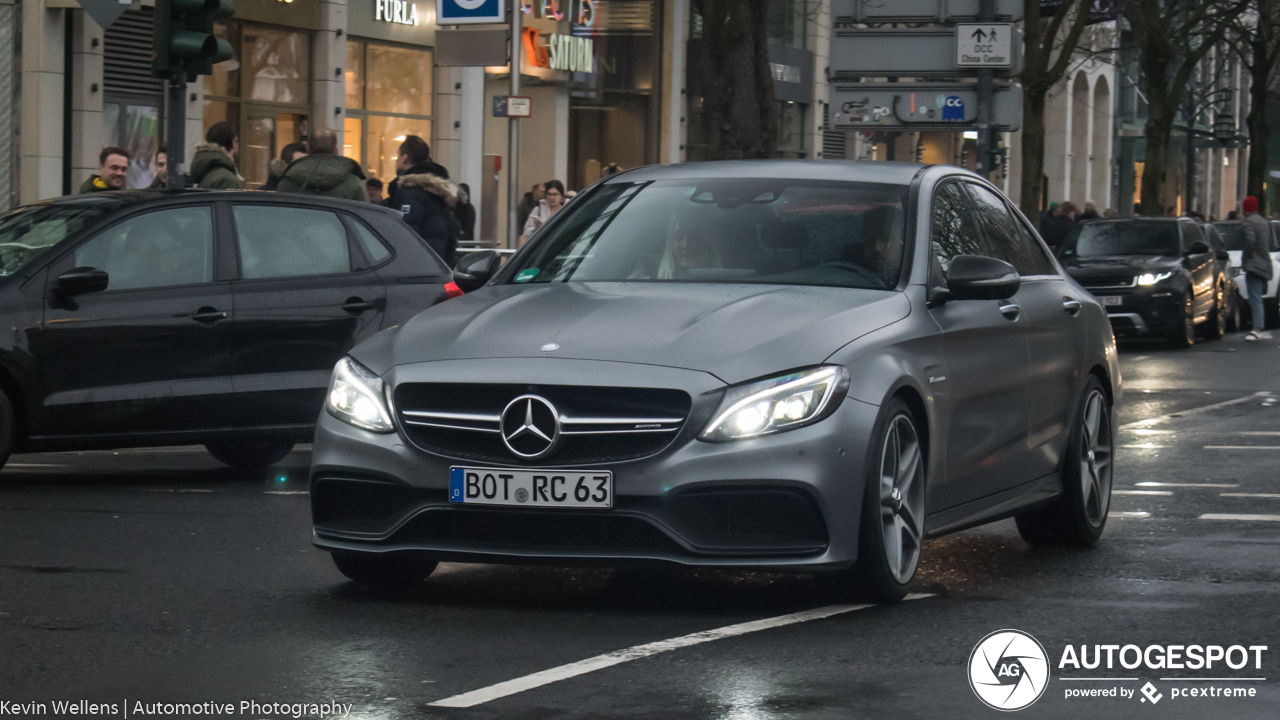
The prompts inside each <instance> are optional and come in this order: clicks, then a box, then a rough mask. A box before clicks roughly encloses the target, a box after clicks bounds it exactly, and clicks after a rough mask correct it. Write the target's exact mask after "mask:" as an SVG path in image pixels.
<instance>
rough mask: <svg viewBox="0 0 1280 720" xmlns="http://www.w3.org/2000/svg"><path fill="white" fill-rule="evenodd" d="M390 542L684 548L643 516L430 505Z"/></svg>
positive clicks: (595, 548)
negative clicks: (642, 518)
mask: <svg viewBox="0 0 1280 720" xmlns="http://www.w3.org/2000/svg"><path fill="white" fill-rule="evenodd" d="M391 542H393V543H412V542H423V543H444V544H449V545H454V546H458V547H461V548H465V547H486V548H516V549H526V548H528V549H533V548H536V549H541V550H566V551H571V550H577V551H599V550H611V551H619V550H628V551H652V552H663V553H676V552H680V547H679V546H678V545H677V544H676V543H675V542H674V541H673V540H671V539H670V538H669V537H667V535H666V534H665V533H663V532H662V531H661V530H659V529H657V528H656V527H654V526H653V525H651V524H649V523H648V522H645V521H644V520H641V519H640V518H637V517H631V516H626V515H616V514H611V515H605V514H597V513H589V512H585V511H569V512H558V513H552V512H533V511H528V510H515V511H504V510H488V509H485V510H478V509H470V508H440V509H432V510H427V511H426V512H422V513H419V514H418V515H417V516H416V517H414V518H413V519H412V520H410V521H409V522H408V523H406V524H405V526H404V527H403V528H401V529H400V530H399V531H397V532H396V534H395V535H394V536H393V537H392V538H391Z"/></svg>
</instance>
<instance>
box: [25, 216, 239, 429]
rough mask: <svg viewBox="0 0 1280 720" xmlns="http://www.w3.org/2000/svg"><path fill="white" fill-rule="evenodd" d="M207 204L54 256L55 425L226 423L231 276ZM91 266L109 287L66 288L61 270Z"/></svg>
mask: <svg viewBox="0 0 1280 720" xmlns="http://www.w3.org/2000/svg"><path fill="white" fill-rule="evenodd" d="M215 237H216V235H215V232H214V217H213V212H212V208H211V207H210V206H209V205H207V204H202V205H190V206H182V207H169V208H165V209H159V210H153V211H151V212H146V213H141V214H138V215H133V216H131V217H129V218H126V219H124V220H122V221H120V222H118V223H116V224H114V225H112V226H111V227H108V228H106V229H104V230H102V231H101V232H99V233H97V234H96V235H94V236H93V237H90V238H88V239H87V240H86V241H84V242H83V243H80V244H79V245H78V246H77V247H76V248H75V249H74V250H73V251H72V252H69V253H67V254H66V255H64V256H62V257H61V258H59V259H57V260H55V261H54V262H53V264H52V265H51V267H50V272H49V289H50V292H49V293H48V305H47V307H46V310H45V317H44V324H43V329H42V335H43V348H42V351H41V357H40V366H41V376H42V384H43V399H42V405H43V407H42V409H43V411H44V413H45V417H46V427H50V428H56V429H57V434H58V435H121V434H129V433H143V434H159V433H168V432H174V431H189V430H196V429H201V428H216V427H223V426H225V425H227V424H228V423H229V422H230V421H231V412H232V410H231V408H233V407H234V402H233V398H232V386H231V328H232V325H233V322H234V319H233V316H232V298H231V287H230V282H229V280H228V279H222V278H220V277H219V274H218V270H217V263H216V257H217V248H216V244H215ZM77 267H94V268H98V269H100V270H104V271H106V272H107V274H108V278H109V279H108V285H107V289H106V290H104V291H101V292H95V293H86V294H82V295H76V296H73V297H69V298H63V297H60V296H59V295H57V294H56V293H55V292H53V290H54V288H55V287H56V284H57V278H58V276H59V275H60V274H62V273H64V272H66V271H68V270H70V269H72V268H77Z"/></svg>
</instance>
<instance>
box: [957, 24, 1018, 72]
mask: <svg viewBox="0 0 1280 720" xmlns="http://www.w3.org/2000/svg"><path fill="white" fill-rule="evenodd" d="M1014 32H1015V30H1014V27H1013V25H1012V24H1010V23H973V24H969V25H957V26H956V67H976V68H1007V67H1012V66H1013V35H1014Z"/></svg>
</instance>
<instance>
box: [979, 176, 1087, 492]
mask: <svg viewBox="0 0 1280 720" xmlns="http://www.w3.org/2000/svg"><path fill="white" fill-rule="evenodd" d="M965 187H966V189H967V190H968V191H969V194H970V196H971V197H972V198H973V202H974V207H975V209H976V210H977V216H978V221H979V225H980V227H981V228H982V232H983V235H984V237H985V239H986V241H987V244H988V245H989V246H990V248H991V251H992V253H993V254H994V255H995V256H997V257H999V258H1000V259H1001V260H1004V261H1005V262H1008V263H1009V264H1010V265H1013V267H1014V268H1016V269H1017V271H1018V275H1020V276H1021V277H1022V286H1021V287H1019V288H1018V294H1017V300H1018V303H1019V304H1020V305H1021V306H1022V311H1023V312H1024V313H1025V314H1026V320H1027V350H1028V353H1029V357H1030V365H1029V380H1030V386H1029V393H1030V404H1029V406H1028V412H1027V423H1028V425H1027V448H1028V451H1029V454H1028V456H1027V466H1026V470H1025V474H1023V475H1022V479H1023V480H1024V481H1029V480H1034V479H1036V478H1039V477H1043V476H1045V475H1049V474H1051V473H1053V472H1055V471H1057V470H1058V468H1059V467H1061V461H1062V453H1063V451H1064V449H1065V448H1066V443H1067V435H1068V434H1069V430H1070V427H1071V421H1072V418H1073V417H1074V415H1075V412H1076V400H1077V398H1076V391H1077V388H1078V387H1079V385H1080V372H1081V365H1082V364H1083V362H1084V353H1085V329H1084V327H1082V325H1083V323H1084V322H1085V320H1084V317H1083V316H1082V312H1081V311H1082V309H1083V305H1082V304H1081V303H1082V301H1087V300H1089V298H1087V296H1084V294H1083V293H1081V292H1080V291H1078V290H1076V289H1075V288H1074V287H1072V285H1071V283H1069V282H1067V280H1066V278H1064V277H1062V275H1060V274H1059V273H1058V269H1057V267H1056V266H1054V264H1053V261H1052V260H1050V258H1049V255H1048V251H1047V250H1046V249H1045V247H1044V246H1043V245H1042V244H1041V242H1040V241H1039V239H1037V238H1036V237H1035V236H1034V235H1032V234H1031V230H1030V228H1029V227H1028V225H1027V224H1026V223H1024V222H1023V220H1022V219H1020V217H1019V214H1018V213H1017V211H1016V210H1014V209H1013V208H1011V207H1010V206H1009V204H1008V203H1007V202H1006V201H1005V200H1004V199H1003V198H1001V197H1000V196H999V195H997V194H996V193H995V192H994V191H993V190H991V189H990V188H988V187H986V186H984V185H979V184H977V183H966V186H965Z"/></svg>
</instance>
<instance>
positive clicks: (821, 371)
mask: <svg viewBox="0 0 1280 720" xmlns="http://www.w3.org/2000/svg"><path fill="white" fill-rule="evenodd" d="M848 390H849V372H848V371H847V370H845V369H844V368H843V367H839V366H833V365H828V366H824V367H818V368H812V369H809V370H800V371H797V372H793V373H788V374H786V375H780V376H778V377H775V378H769V379H768V380H760V381H758V382H753V383H750V384H747V385H741V386H739V387H735V388H730V389H729V390H728V391H726V392H725V394H724V398H723V399H722V400H721V401H720V407H718V408H716V414H715V416H714V418H713V419H712V421H711V422H710V424H708V425H707V429H706V430H703V431H702V434H701V435H699V436H698V438H699V439H700V440H706V441H708V442H730V441H732V440H745V439H747V438H754V437H760V436H761V435H772V434H773V433H779V432H783V431H785V430H793V429H795V428H798V427H804V426H805V425H812V424H813V423H816V422H818V421H819V420H822V419H823V418H825V417H827V416H829V415H831V413H833V412H835V410H836V408H837V407H839V406H840V401H841V400H842V399H844V395H845V393H846V392H848Z"/></svg>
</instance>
